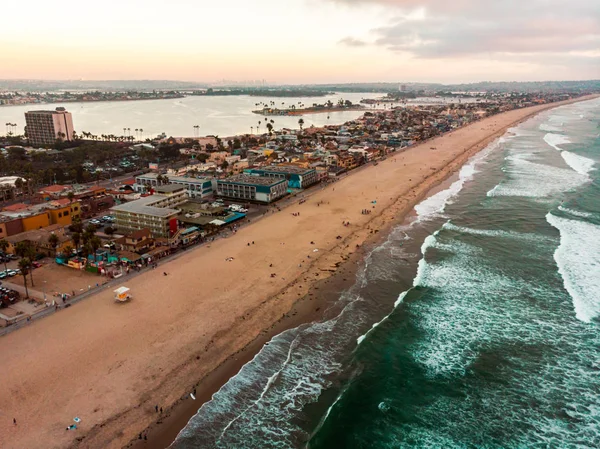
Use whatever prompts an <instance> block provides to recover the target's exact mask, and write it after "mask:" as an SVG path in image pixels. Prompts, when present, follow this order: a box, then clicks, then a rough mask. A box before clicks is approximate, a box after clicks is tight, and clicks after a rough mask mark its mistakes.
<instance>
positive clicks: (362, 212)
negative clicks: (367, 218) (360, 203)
mask: <svg viewBox="0 0 600 449" xmlns="http://www.w3.org/2000/svg"><path fill="white" fill-rule="evenodd" d="M360 213H361V214H363V215H369V214H370V213H371V210H370V209H363V210H362V211H361V212H360Z"/></svg>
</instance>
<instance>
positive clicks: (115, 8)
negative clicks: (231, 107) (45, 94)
mask: <svg viewBox="0 0 600 449" xmlns="http://www.w3.org/2000/svg"><path fill="white" fill-rule="evenodd" d="M86 3H87V2H78V1H75V0H64V1H63V2H61V4H60V7H58V8H57V7H56V4H52V3H48V2H44V1H42V0H32V1H31V2H30V3H28V4H27V7H26V8H25V7H24V6H23V4H19V3H18V2H11V3H9V4H7V5H3V8H2V9H3V13H4V14H5V17H14V18H20V19H19V20H11V21H6V22H7V23H5V25H4V26H3V28H4V29H3V33H2V35H0V48H1V49H2V62H3V64H2V65H3V70H2V74H1V76H2V78H12V79H17V78H18V79H40V80H44V79H45V80H80V79H83V80H114V79H148V80H152V79H160V80H167V79H168V80H180V81H192V82H203V83H215V82H219V81H220V80H223V79H227V80H233V82H244V81H243V80H263V79H264V80H268V83H269V84H301V83H307V84H309V83H342V82H377V81H382V82H397V81H399V80H401V81H403V82H441V83H461V82H473V81H481V80H489V81H510V80H514V81H533V80H561V79H565V80H566V79H571V80H582V79H597V78H598V77H600V4H598V3H597V2H591V1H587V0H572V1H570V2H569V5H568V8H566V7H565V5H564V2H562V1H559V0H528V1H527V2H522V1H520V2H518V1H516V0H507V1H502V2H500V1H482V0H461V1H458V2H447V1H443V0H422V1H419V0H286V1H285V2H283V1H278V0H254V1H252V2H248V1H243V0H221V1H220V2H205V1H192V0H172V1H171V2H169V4H168V10H166V9H165V5H164V2H160V1H158V0H148V1H146V2H143V3H141V2H137V1H133V0H120V1H116V0H106V1H105V2H103V3H102V6H101V7H98V6H95V5H97V4H94V5H91V4H86ZM235 80H239V81H235Z"/></svg>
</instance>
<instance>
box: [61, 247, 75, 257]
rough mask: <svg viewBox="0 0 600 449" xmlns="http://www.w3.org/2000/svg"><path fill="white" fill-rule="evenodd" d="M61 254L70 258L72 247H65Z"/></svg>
mask: <svg viewBox="0 0 600 449" xmlns="http://www.w3.org/2000/svg"><path fill="white" fill-rule="evenodd" d="M63 254H64V255H65V256H67V257H71V256H72V255H73V247H72V246H71V245H67V246H65V247H64V248H63Z"/></svg>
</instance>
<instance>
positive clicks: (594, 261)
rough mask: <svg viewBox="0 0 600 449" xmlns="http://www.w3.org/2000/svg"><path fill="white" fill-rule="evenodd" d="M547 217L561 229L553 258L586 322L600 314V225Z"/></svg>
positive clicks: (581, 318)
mask: <svg viewBox="0 0 600 449" xmlns="http://www.w3.org/2000/svg"><path fill="white" fill-rule="evenodd" d="M546 220H547V221H548V223H550V224H551V225H552V226H554V227H555V228H556V229H558V231H559V232H560V245H559V246H558V248H557V250H556V251H555V253H554V260H555V261H556V265H557V266H558V272H559V273H560V275H561V276H562V278H563V282H564V286H565V289H566V290H567V292H569V295H570V296H571V298H572V299H573V305H574V307H575V314H576V316H577V318H578V319H580V320H581V321H584V322H586V323H589V322H590V321H591V320H592V319H594V318H595V317H597V316H598V315H599V314H600V227H598V226H596V225H594V224H591V223H586V222H584V221H578V220H570V219H568V218H561V217H557V216H556V215H553V214H551V213H548V215H546Z"/></svg>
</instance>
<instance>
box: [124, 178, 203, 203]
mask: <svg viewBox="0 0 600 449" xmlns="http://www.w3.org/2000/svg"><path fill="white" fill-rule="evenodd" d="M159 176H161V175H159V174H158V173H146V174H143V175H140V176H136V178H135V185H134V189H135V191H136V192H144V191H146V190H150V189H155V188H156V187H158V186H159V185H160V182H159V180H158V177H159ZM166 178H167V179H168V183H169V184H175V185H180V186H184V187H185V188H186V189H187V193H188V196H189V197H190V198H204V197H206V196H209V195H212V193H213V187H212V181H211V180H210V179H209V178H188V177H185V176H172V175H167V176H166Z"/></svg>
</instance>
